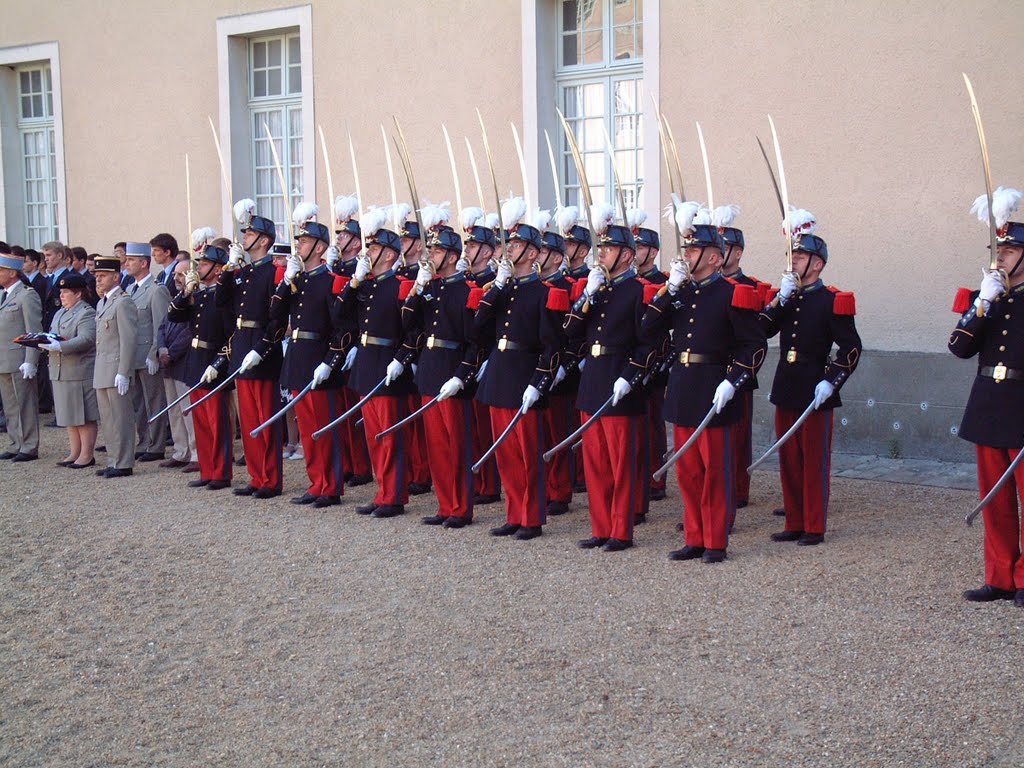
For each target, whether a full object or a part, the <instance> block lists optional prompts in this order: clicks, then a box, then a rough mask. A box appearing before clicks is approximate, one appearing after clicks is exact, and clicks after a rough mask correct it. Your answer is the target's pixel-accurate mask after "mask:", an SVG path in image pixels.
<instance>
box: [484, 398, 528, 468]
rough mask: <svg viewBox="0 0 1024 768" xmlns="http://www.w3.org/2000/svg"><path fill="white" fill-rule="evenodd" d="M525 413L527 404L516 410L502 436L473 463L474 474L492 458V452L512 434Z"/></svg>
mask: <svg viewBox="0 0 1024 768" xmlns="http://www.w3.org/2000/svg"><path fill="white" fill-rule="evenodd" d="M525 415H526V407H525V406H524V407H522V408H520V409H519V410H518V411H516V415H515V416H513V417H512V421H510V422H509V423H508V426H507V427H505V431H504V432H502V433H501V436H500V437H499V438H498V439H497V440H495V441H494V445H492V446H491V447H490V448H488V449H487V452H486V453H484V455H483V456H481V457H480V460H479V461H478V462H477V463H476V464H474V465H473V467H472V471H473V473H474V474H475V473H477V472H479V471H480V467H482V466H483V465H484V463H485V462H486V461H487V460H488V459H489V458H491V454H493V453H494V452H495V451H496V450H498V446H499V445H501V444H502V442H504V440H505V438H506V437H508V436H509V435H510V434H512V430H513V429H515V426H516V424H518V423H519V421H520V420H521V419H522V418H523V416H525Z"/></svg>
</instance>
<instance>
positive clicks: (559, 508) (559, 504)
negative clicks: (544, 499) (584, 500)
mask: <svg viewBox="0 0 1024 768" xmlns="http://www.w3.org/2000/svg"><path fill="white" fill-rule="evenodd" d="M568 511H569V502H567V501H549V502H548V508H547V513H548V514H549V515H564V514H565V513H566V512H568Z"/></svg>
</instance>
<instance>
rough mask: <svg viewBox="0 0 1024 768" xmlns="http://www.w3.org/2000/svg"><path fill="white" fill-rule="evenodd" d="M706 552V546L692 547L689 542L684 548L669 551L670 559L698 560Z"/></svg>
mask: <svg viewBox="0 0 1024 768" xmlns="http://www.w3.org/2000/svg"><path fill="white" fill-rule="evenodd" d="M703 554H704V547H691V546H690V545H689V544H687V545H686V546H685V547H683V548H682V549H677V550H674V551H672V552H669V553H668V559H669V560H696V559H698V558H699V557H701V556H702V555H703Z"/></svg>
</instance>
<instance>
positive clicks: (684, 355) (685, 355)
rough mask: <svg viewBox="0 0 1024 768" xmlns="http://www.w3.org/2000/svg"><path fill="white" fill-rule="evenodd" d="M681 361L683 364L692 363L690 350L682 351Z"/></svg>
mask: <svg viewBox="0 0 1024 768" xmlns="http://www.w3.org/2000/svg"><path fill="white" fill-rule="evenodd" d="M679 362H680V363H682V364H683V365H689V364H690V350H686V351H685V352H681V353H680V354H679Z"/></svg>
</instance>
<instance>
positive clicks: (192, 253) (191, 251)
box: [185, 152, 199, 277]
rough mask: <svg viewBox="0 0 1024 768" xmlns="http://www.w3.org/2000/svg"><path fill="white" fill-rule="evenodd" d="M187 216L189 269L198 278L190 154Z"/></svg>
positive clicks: (186, 188)
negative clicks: (193, 230)
mask: <svg viewBox="0 0 1024 768" xmlns="http://www.w3.org/2000/svg"><path fill="white" fill-rule="evenodd" d="M185 215H186V216H187V222H188V268H189V270H190V271H191V272H193V273H194V274H195V275H196V277H198V276H199V259H198V258H196V248H195V244H194V243H193V242H192V172H191V170H190V169H189V164H188V152H186V153H185Z"/></svg>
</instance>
